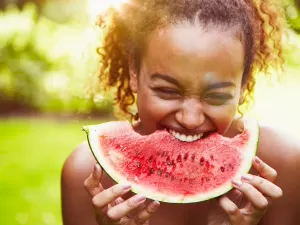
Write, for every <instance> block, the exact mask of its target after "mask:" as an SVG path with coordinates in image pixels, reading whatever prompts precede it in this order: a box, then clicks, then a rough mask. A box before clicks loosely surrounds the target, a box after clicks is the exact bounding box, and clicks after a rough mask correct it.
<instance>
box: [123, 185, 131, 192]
mask: <svg viewBox="0 0 300 225" xmlns="http://www.w3.org/2000/svg"><path fill="white" fill-rule="evenodd" d="M121 188H122V190H123V191H128V190H130V189H131V185H130V184H124V185H122V187H121Z"/></svg>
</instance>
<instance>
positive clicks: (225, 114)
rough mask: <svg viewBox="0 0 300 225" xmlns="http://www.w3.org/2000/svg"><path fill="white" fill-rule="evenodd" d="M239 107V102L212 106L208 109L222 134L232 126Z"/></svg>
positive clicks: (208, 113)
mask: <svg viewBox="0 0 300 225" xmlns="http://www.w3.org/2000/svg"><path fill="white" fill-rule="evenodd" d="M237 107H238V104H237V103H233V104H230V105H225V106H222V107H216V108H211V109H210V110H208V111H207V115H209V117H210V118H211V120H212V121H213V122H214V124H215V126H216V128H217V130H218V132H219V133H220V134H224V133H225V132H226V131H227V130H228V128H229V127H230V125H231V123H232V122H233V120H234V117H235V116H236V113H237Z"/></svg>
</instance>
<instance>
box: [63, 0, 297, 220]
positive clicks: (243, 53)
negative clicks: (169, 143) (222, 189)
mask: <svg viewBox="0 0 300 225" xmlns="http://www.w3.org/2000/svg"><path fill="white" fill-rule="evenodd" d="M281 18H282V17H281V13H280V9H279V8H277V7H276V4H275V3H274V2H272V1H271V0H264V1H254V0H222V1H218V0H156V1H154V0H143V1H142V0H131V1H129V2H128V3H126V4H124V6H123V7H122V10H121V11H116V10H111V11H109V12H108V13H107V15H106V16H103V17H101V19H99V26H100V27H101V28H102V29H103V31H104V45H103V46H102V47H101V48H99V55H101V62H102V67H101V68H102V70H101V71H100V78H101V81H102V82H103V83H102V84H104V85H105V86H106V87H109V88H116V89H117V92H116V99H117V103H118V104H119V106H120V109H121V110H122V111H123V112H124V113H125V114H127V115H129V116H130V118H131V119H138V122H137V123H136V125H135V130H136V131H137V132H139V133H141V134H150V133H152V132H154V131H155V130H157V129H163V128H172V129H173V130H175V131H177V132H179V133H181V134H183V135H189V134H192V135H194V134H197V135H198V134H205V133H207V132H219V133H220V134H222V135H224V136H228V137H232V136H234V135H236V134H238V133H239V131H240V128H241V124H242V123H241V122H242V121H241V120H237V119H236V115H237V112H240V113H242V114H243V106H245V105H246V104H247V103H249V102H250V101H251V99H252V94H253V89H254V86H255V79H254V75H255V74H256V73H257V72H262V73H260V74H265V75H267V74H268V72H269V71H271V70H272V69H276V70H280V69H281V68H282V61H283V60H282V49H281V35H282V34H281ZM135 96H136V100H135ZM135 102H136V106H137V111H138V114H134V113H133V112H132V110H131V106H132V105H133V104H134V103H135ZM279 104H280V103H279ZM283 119H284V118H283ZM299 149H300V145H299V142H297V140H293V139H292V138H291V137H289V136H287V135H286V134H284V133H282V132H281V131H280V130H277V129H275V128H272V127H269V126H266V125H262V124H260V142H259V146H258V153H257V156H258V157H256V158H255V159H253V167H252V169H251V171H250V174H249V175H245V176H243V177H242V179H240V180H236V179H233V181H232V184H233V186H234V187H235V189H234V190H233V191H231V192H229V193H228V194H226V195H224V196H221V197H220V198H218V199H213V200H210V201H206V202H202V203H197V204H186V205H174V204H166V203H159V202H156V201H151V200H147V199H145V198H144V197H143V196H141V195H133V194H129V192H130V186H126V185H125V186H121V185H116V184H115V183H114V182H113V181H112V180H111V179H110V178H109V177H108V176H107V175H106V174H105V173H104V172H103V171H102V170H101V168H100V167H99V166H98V165H96V166H94V169H93V165H95V164H96V162H95V160H94V158H93V156H92V154H91V153H90V150H89V147H88V145H87V144H86V143H84V144H82V145H80V146H79V147H78V148H77V149H76V150H75V151H74V152H73V153H72V154H71V155H70V157H69V158H68V159H67V161H66V163H65V165H64V168H63V172H62V209H63V220H64V224H65V225H77V224H78V225H96V224H99V225H104V224H105V225H106V224H109V225H113V224H123V225H137V224H154V225H168V224H171V225H177V224H178V225H193V224H197V225H207V224H209V225H212V224H232V225H257V224H261V225H295V224H298V223H299V219H300V218H299V210H300V205H299V203H298V202H299V199H300V192H299V191H298V190H299V188H300V179H298V178H299V175H300V153H299Z"/></svg>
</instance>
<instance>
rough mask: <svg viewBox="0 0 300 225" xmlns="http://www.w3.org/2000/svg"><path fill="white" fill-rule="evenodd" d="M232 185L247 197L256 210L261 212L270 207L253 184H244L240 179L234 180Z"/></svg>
mask: <svg viewBox="0 0 300 225" xmlns="http://www.w3.org/2000/svg"><path fill="white" fill-rule="evenodd" d="M232 184H233V186H234V187H235V188H237V189H238V190H239V191H241V192H242V193H243V194H244V195H245V196H246V197H247V199H248V201H249V202H250V203H251V204H252V205H253V207H254V208H256V209H258V210H259V211H265V210H266V209H267V207H268V205H269V202H268V200H267V199H266V197H265V196H263V194H262V193H260V192H259V191H258V190H257V189H256V188H255V187H253V186H252V185H251V184H249V183H247V182H242V181H241V180H239V179H233V181H232Z"/></svg>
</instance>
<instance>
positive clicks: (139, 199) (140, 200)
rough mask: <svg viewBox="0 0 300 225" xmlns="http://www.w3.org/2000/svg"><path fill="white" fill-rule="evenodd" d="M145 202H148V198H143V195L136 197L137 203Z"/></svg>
mask: <svg viewBox="0 0 300 225" xmlns="http://www.w3.org/2000/svg"><path fill="white" fill-rule="evenodd" d="M145 200H146V197H145V196H142V195H137V196H135V197H134V201H135V202H144V201H145Z"/></svg>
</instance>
